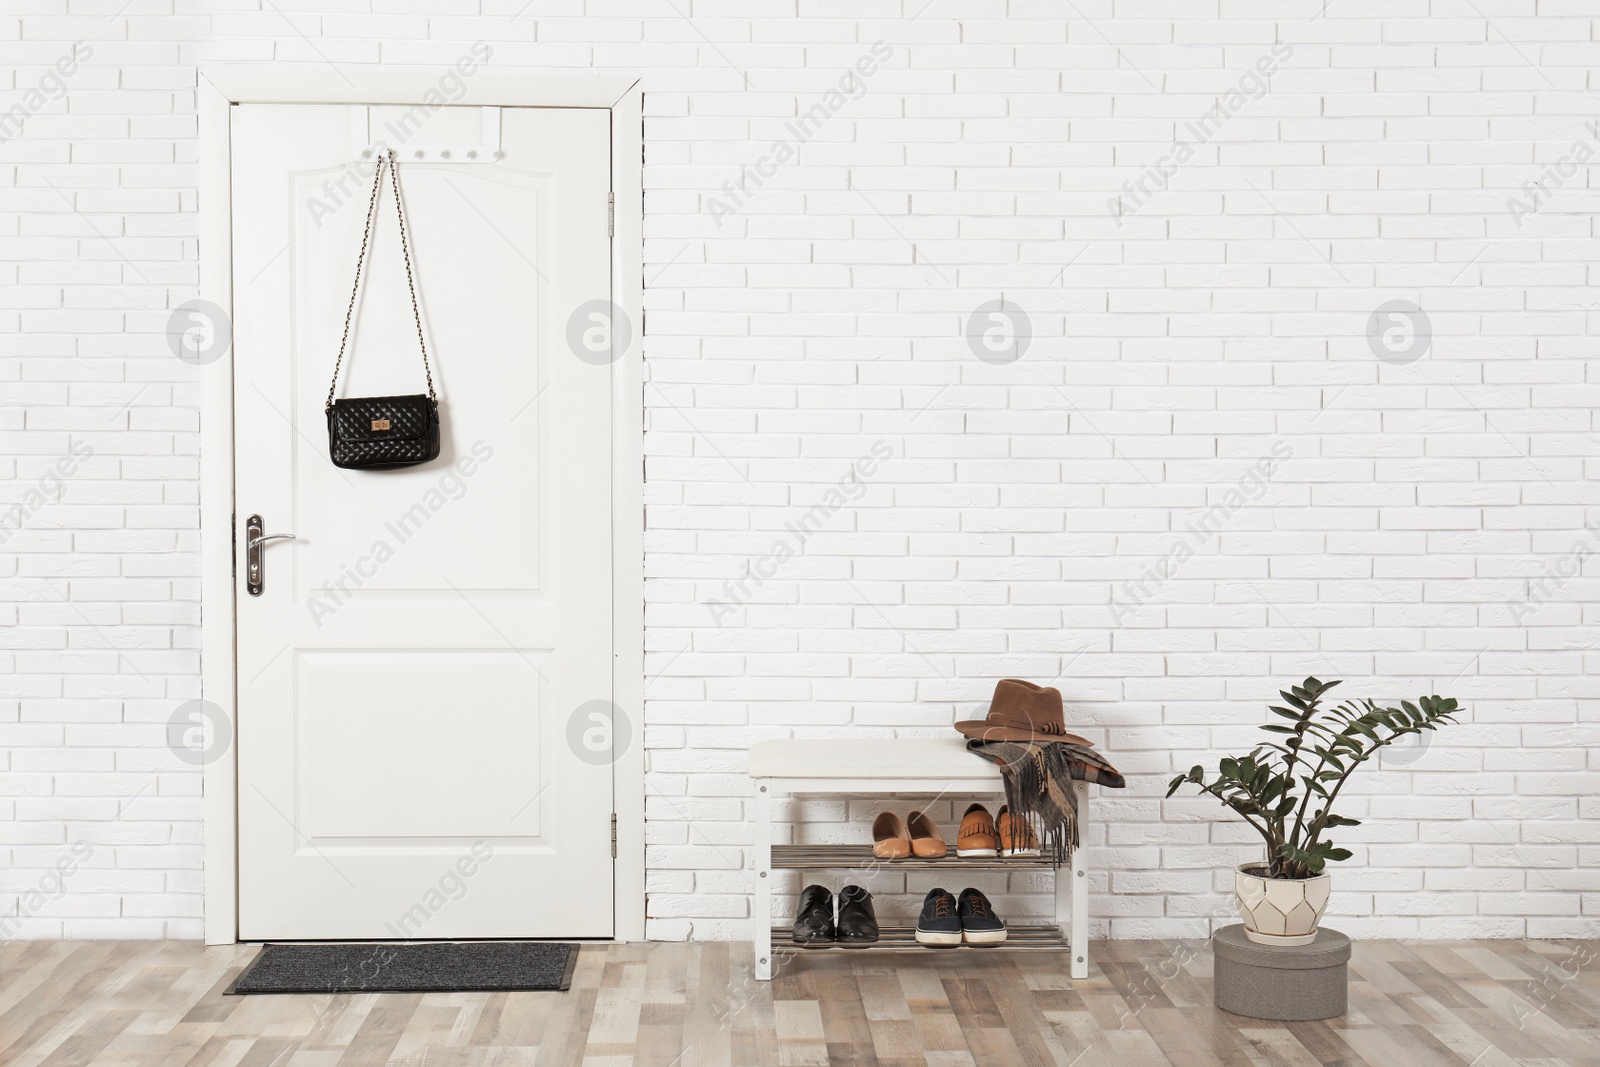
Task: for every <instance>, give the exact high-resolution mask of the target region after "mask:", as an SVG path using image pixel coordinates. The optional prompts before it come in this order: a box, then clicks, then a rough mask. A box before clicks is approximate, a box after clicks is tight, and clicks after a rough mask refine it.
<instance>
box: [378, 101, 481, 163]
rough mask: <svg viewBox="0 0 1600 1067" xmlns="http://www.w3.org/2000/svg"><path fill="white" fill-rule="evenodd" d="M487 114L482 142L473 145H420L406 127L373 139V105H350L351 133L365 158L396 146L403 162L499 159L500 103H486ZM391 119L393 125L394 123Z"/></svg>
mask: <svg viewBox="0 0 1600 1067" xmlns="http://www.w3.org/2000/svg"><path fill="white" fill-rule="evenodd" d="M478 110H479V111H480V112H481V113H482V116H483V133H482V135H481V137H482V139H481V141H480V142H479V143H478V144H470V145H417V144H410V143H408V142H407V141H406V140H405V136H408V135H409V134H406V133H405V132H404V131H395V130H389V132H390V133H393V134H395V135H396V136H395V137H394V139H393V140H389V139H385V138H379V139H377V140H373V139H372V123H371V112H370V109H368V108H365V107H352V108H351V109H350V137H351V142H352V144H353V146H354V150H355V153H356V155H357V156H358V157H359V158H360V159H361V160H362V161H368V160H372V159H376V158H377V156H378V154H379V153H381V152H385V151H390V150H392V151H393V152H394V158H395V160H396V161H398V162H402V163H497V162H499V160H500V157H501V154H502V153H501V151H500V109H499V108H497V107H483V108H479V109H478ZM393 125H394V124H393V123H390V124H389V126H393Z"/></svg>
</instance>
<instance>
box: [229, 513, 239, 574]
mask: <svg viewBox="0 0 1600 1067" xmlns="http://www.w3.org/2000/svg"><path fill="white" fill-rule="evenodd" d="M228 547H229V552H228V576H229V577H231V578H237V577H239V516H238V515H237V514H231V515H229V516H228Z"/></svg>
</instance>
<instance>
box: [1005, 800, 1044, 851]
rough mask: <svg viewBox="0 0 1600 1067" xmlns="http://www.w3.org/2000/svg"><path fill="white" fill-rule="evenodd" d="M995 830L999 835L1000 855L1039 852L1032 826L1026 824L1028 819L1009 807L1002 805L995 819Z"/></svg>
mask: <svg viewBox="0 0 1600 1067" xmlns="http://www.w3.org/2000/svg"><path fill="white" fill-rule="evenodd" d="M995 831H996V833H998V834H999V836H1000V855H1002V856H1037V855H1038V854H1039V839H1038V838H1037V837H1035V836H1034V834H1033V827H1031V826H1029V825H1028V820H1026V819H1024V818H1023V817H1022V816H1020V815H1018V814H1016V813H1015V812H1013V811H1012V810H1011V809H1010V808H1007V807H1002V808H1001V809H1000V814H999V816H998V817H996V819H995Z"/></svg>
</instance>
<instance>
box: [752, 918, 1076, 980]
mask: <svg viewBox="0 0 1600 1067" xmlns="http://www.w3.org/2000/svg"><path fill="white" fill-rule="evenodd" d="M771 936H772V944H773V946H774V951H777V952H795V953H801V952H804V953H811V952H863V951H865V952H883V951H885V950H901V951H904V950H906V949H915V950H916V951H918V952H1007V951H1010V952H1016V951H1018V950H1019V949H1042V948H1048V949H1054V950H1056V951H1057V952H1059V951H1061V950H1063V949H1065V948H1067V939H1066V938H1064V937H1062V936H1061V930H1060V929H1059V928H1057V927H1054V926H1007V927H1006V939H1005V941H1003V942H1002V943H1000V944H998V945H949V946H945V945H935V946H929V945H924V944H922V943H921V942H919V941H918V940H917V928H916V927H914V926H884V927H881V928H879V930H878V940H876V941H874V942H872V943H871V944H866V945H846V944H840V943H839V942H837V941H821V942H815V943H813V944H809V945H801V944H797V943H796V942H795V940H794V938H793V936H792V935H791V933H790V931H789V928H788V927H787V926H774V927H773V928H772V934H771ZM1085 977H1087V976H1085Z"/></svg>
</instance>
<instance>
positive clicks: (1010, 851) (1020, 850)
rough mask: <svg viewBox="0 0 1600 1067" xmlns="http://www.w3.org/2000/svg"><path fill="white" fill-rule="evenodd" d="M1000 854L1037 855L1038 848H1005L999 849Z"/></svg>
mask: <svg viewBox="0 0 1600 1067" xmlns="http://www.w3.org/2000/svg"><path fill="white" fill-rule="evenodd" d="M1000 855H1002V856H1038V855H1039V850H1038V849H1036V848H1007V849H1001V851H1000Z"/></svg>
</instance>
